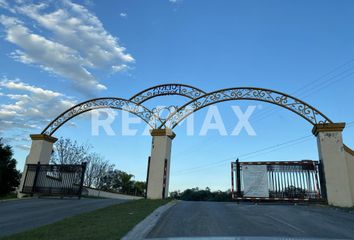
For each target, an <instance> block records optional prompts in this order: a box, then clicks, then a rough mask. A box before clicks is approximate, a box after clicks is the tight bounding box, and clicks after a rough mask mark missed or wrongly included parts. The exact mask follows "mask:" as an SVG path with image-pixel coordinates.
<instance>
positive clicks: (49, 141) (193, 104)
mask: <svg viewBox="0 0 354 240" xmlns="http://www.w3.org/2000/svg"><path fill="white" fill-rule="evenodd" d="M165 95H180V96H183V97H185V98H187V99H189V101H188V102H187V103H185V104H184V105H183V106H181V107H179V108H176V110H175V111H174V112H172V113H171V114H170V115H169V116H168V117H167V118H166V119H161V118H160V117H159V116H158V115H157V114H156V109H148V108H146V107H144V106H143V103H144V102H146V101H148V100H150V99H152V98H155V97H159V96H165ZM232 100H251V101H262V102H268V103H271V104H275V105H278V106H279V107H282V108H285V109H288V110H290V111H292V112H294V113H296V114H297V115H299V116H301V117H302V118H304V119H305V120H307V121H308V122H309V123H310V124H312V125H313V129H312V133H313V134H314V136H315V137H316V138H317V144H318V152H319V159H320V163H321V164H322V165H323V172H322V174H323V179H324V181H323V183H324V186H322V187H323V188H325V191H326V193H327V194H326V195H327V202H328V204H331V205H334V206H340V207H352V206H354V151H353V150H351V149H350V148H349V147H347V146H346V145H345V144H344V143H343V139H342V131H343V129H344V128H345V123H343V122H340V123H335V122H332V121H331V120H330V119H329V118H328V117H326V116H325V115H324V114H323V113H321V112H320V111H318V110H317V109H316V108H314V107H312V106H311V105H309V104H307V103H306V102H304V101H302V100H300V99H298V98H295V97H292V96H290V95H288V94H285V93H282V92H278V91H274V90H271V89H264V88H253V87H238V88H227V89H221V90H217V91H213V92H209V93H206V92H205V91H203V90H201V89H198V88H195V87H192V86H189V85H184V84H163V85H158V86H154V87H151V88H148V89H146V90H144V91H141V92H139V93H137V94H136V95H134V96H133V97H131V98H130V99H123V98H95V99H91V100H88V101H85V102H82V103H79V104H77V105H75V106H73V107H72V108H70V109H68V110H67V111H65V112H63V113H62V114H60V115H59V116H58V117H57V118H55V119H54V120H53V121H52V122H51V123H50V124H49V125H48V126H47V127H46V128H45V129H44V130H43V131H42V132H41V133H40V134H32V135H30V136H31V139H32V145H31V149H30V153H29V154H28V156H27V158H26V164H25V167H24V172H27V164H37V163H38V162H39V163H40V164H48V163H49V160H50V156H51V153H52V150H53V144H54V142H55V141H56V140H57V139H56V138H55V137H54V136H53V134H54V133H55V131H56V130H58V129H59V128H60V127H61V126H62V125H63V124H65V123H66V122H67V121H69V120H70V119H72V118H74V117H76V116H78V115H80V114H82V113H84V112H88V111H91V110H94V109H99V108H112V109H119V110H123V111H127V112H130V113H132V114H134V115H136V116H138V117H140V118H141V119H142V120H144V121H145V122H146V123H147V124H149V125H150V127H151V128H152V130H151V136H152V147H151V156H150V157H149V164H148V177H147V198H149V199H161V198H166V197H167V196H168V186H169V174H170V161H171V146H172V140H173V139H174V137H175V134H174V132H173V129H174V128H175V127H176V126H177V125H178V124H179V123H180V122H181V121H183V120H184V119H185V118H187V117H188V116H189V115H190V114H192V113H193V112H196V111H198V110H200V109H202V108H204V107H207V106H210V105H212V104H216V103H219V102H224V101H232ZM167 126H171V128H168V127H167ZM24 175H25V174H23V175H22V179H21V184H20V189H21V190H22V189H23V186H24ZM22 195H23V194H21V193H20V194H19V197H21V196H22Z"/></svg>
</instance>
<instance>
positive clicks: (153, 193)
mask: <svg viewBox="0 0 354 240" xmlns="http://www.w3.org/2000/svg"><path fill="white" fill-rule="evenodd" d="M151 136H152V147H151V158H150V166H149V169H148V172H149V173H148V182H147V194H146V196H147V198H148V199H162V198H166V197H168V185H169V178H170V162H171V145H172V139H173V138H174V137H175V136H176V135H175V134H174V132H173V131H172V130H171V129H153V130H151Z"/></svg>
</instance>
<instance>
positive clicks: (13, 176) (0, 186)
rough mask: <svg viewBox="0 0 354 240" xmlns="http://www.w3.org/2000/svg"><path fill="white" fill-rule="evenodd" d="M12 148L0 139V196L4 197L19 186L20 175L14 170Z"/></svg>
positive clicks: (14, 163)
mask: <svg viewBox="0 0 354 240" xmlns="http://www.w3.org/2000/svg"><path fill="white" fill-rule="evenodd" d="M16 163H17V162H16V160H15V159H14V158H13V152H12V148H11V146H9V145H4V144H3V143H2V138H0V195H6V194H8V193H10V192H12V191H14V190H15V188H16V187H17V186H18V185H19V184H20V173H19V171H17V170H16Z"/></svg>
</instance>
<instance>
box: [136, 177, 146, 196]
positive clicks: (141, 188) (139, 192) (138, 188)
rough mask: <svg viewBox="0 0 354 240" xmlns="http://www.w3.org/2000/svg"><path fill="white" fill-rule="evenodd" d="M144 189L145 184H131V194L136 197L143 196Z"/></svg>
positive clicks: (138, 182)
mask: <svg viewBox="0 0 354 240" xmlns="http://www.w3.org/2000/svg"><path fill="white" fill-rule="evenodd" d="M145 189H146V182H141V181H134V183H133V193H134V195H136V196H144V195H145Z"/></svg>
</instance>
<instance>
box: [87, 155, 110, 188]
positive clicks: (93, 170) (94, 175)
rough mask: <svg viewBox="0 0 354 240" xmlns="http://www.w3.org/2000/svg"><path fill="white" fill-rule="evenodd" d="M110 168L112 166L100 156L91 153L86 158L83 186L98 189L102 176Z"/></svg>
mask: <svg viewBox="0 0 354 240" xmlns="http://www.w3.org/2000/svg"><path fill="white" fill-rule="evenodd" d="M112 168H113V165H110V164H109V162H108V161H107V160H105V159H104V158H103V157H102V156H101V155H99V154H97V153H91V154H90V155H88V157H87V165H86V171H85V181H84V185H85V186H87V187H96V188H98V187H99V186H100V185H101V183H100V181H101V180H102V176H104V175H105V174H106V172H107V171H108V170H109V169H112Z"/></svg>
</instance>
